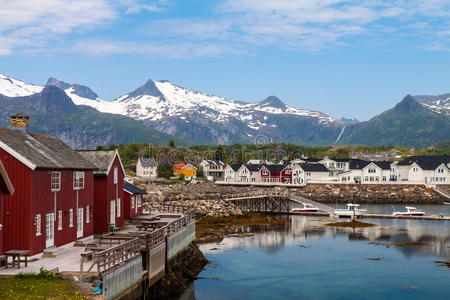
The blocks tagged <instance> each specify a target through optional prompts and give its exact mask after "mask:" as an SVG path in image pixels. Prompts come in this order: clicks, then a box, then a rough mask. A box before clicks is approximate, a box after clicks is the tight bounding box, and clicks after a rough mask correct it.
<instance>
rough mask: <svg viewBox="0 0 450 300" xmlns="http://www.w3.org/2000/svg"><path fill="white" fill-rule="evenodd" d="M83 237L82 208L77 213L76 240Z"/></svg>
mask: <svg viewBox="0 0 450 300" xmlns="http://www.w3.org/2000/svg"><path fill="white" fill-rule="evenodd" d="M81 237H83V208H78V213H77V238H81Z"/></svg>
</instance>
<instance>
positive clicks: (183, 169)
mask: <svg viewBox="0 0 450 300" xmlns="http://www.w3.org/2000/svg"><path fill="white" fill-rule="evenodd" d="M181 174H183V175H184V178H185V179H186V180H192V179H194V178H197V168H196V167H194V166H193V165H191V164H176V165H174V166H173V175H175V176H176V177H180V176H181Z"/></svg>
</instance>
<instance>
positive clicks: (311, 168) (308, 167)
mask: <svg viewBox="0 0 450 300" xmlns="http://www.w3.org/2000/svg"><path fill="white" fill-rule="evenodd" d="M300 167H301V168H302V169H303V171H307V172H328V169H327V168H326V167H325V166H324V165H322V164H300Z"/></svg>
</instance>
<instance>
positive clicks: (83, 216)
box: [0, 128, 96, 255]
mask: <svg viewBox="0 0 450 300" xmlns="http://www.w3.org/2000/svg"><path fill="white" fill-rule="evenodd" d="M20 129H22V130H19V129H13V130H11V129H0V159H1V160H2V162H3V165H4V167H5V170H6V171H7V172H8V175H9V178H10V179H11V182H12V184H13V186H14V188H15V193H14V194H13V195H7V196H3V215H2V217H3V251H8V250H11V249H16V250H30V252H31V255H33V254H37V253H40V252H42V251H43V250H44V249H46V248H50V247H53V246H61V245H64V244H67V243H70V242H73V241H75V240H77V239H78V238H82V237H86V236H90V235H92V230H93V226H92V217H93V212H92V206H93V200H94V172H93V171H94V170H95V169H96V166H95V165H93V164H91V163H90V162H88V161H86V160H85V159H84V158H83V157H82V156H81V155H79V154H78V153H77V152H76V151H74V150H73V149H72V148H70V147H69V146H68V145H66V144H65V143H64V142H62V141H61V140H59V139H57V138H55V137H52V136H47V135H42V134H33V133H30V134H28V133H26V132H25V130H24V129H25V128H20Z"/></svg>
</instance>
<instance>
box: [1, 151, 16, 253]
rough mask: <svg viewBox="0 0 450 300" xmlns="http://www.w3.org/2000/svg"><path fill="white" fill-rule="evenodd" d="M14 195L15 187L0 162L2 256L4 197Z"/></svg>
mask: <svg viewBox="0 0 450 300" xmlns="http://www.w3.org/2000/svg"><path fill="white" fill-rule="evenodd" d="M13 194H14V187H13V185H12V183H11V180H10V179H9V176H8V173H7V172H6V170H5V167H4V166H3V163H2V161H1V160H0V255H1V254H2V253H3V252H4V251H3V232H4V229H3V195H8V196H11V195H13Z"/></svg>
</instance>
